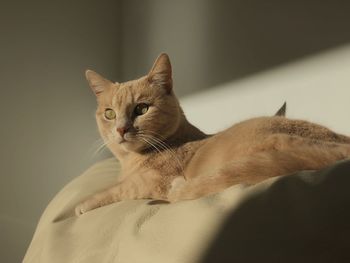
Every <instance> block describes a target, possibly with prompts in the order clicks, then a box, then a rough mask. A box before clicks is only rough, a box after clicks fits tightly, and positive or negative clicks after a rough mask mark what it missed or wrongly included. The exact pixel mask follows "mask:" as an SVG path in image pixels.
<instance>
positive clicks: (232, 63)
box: [204, 0, 350, 87]
mask: <svg viewBox="0 0 350 263" xmlns="http://www.w3.org/2000/svg"><path fill="white" fill-rule="evenodd" d="M210 10H211V13H212V14H215V15H212V16H210V17H209V18H208V39H207V43H208V53H207V54H206V55H207V57H208V58H207V59H208V63H207V65H208V67H207V72H206V73H205V74H204V76H209V77H208V78H207V81H206V83H207V85H208V87H210V86H213V85H216V84H219V83H225V82H228V81H231V80H233V79H238V78H242V77H245V76H247V75H250V74H252V73H256V72H259V71H262V70H266V69H268V68H272V67H275V66H278V65H280V64H282V63H286V62H289V61H293V60H297V59H299V58H301V57H304V56H307V55H310V54H314V53H318V52H321V51H323V50H326V49H330V48H333V47H337V46H339V45H343V44H345V43H348V42H349V40H350V30H349V25H350V16H349V11H350V2H349V1H329V0H328V1H327V0H326V1H315V0H311V1H292V0H289V1H278V0H268V1H259V0H251V1H228V0H224V1H212V2H211V3H210Z"/></svg>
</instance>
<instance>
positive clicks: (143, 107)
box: [134, 103, 148, 116]
mask: <svg viewBox="0 0 350 263" xmlns="http://www.w3.org/2000/svg"><path fill="white" fill-rule="evenodd" d="M147 111H148V105H147V104H146V103H140V104H137V105H136V107H135V110H134V113H135V115H136V116H138V115H143V114H145V113H146V112H147Z"/></svg>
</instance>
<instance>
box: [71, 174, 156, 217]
mask: <svg viewBox="0 0 350 263" xmlns="http://www.w3.org/2000/svg"><path fill="white" fill-rule="evenodd" d="M150 195H151V194H150V192H149V191H148V190H147V188H145V187H139V185H137V184H135V183H134V182H132V181H131V180H124V181H122V182H120V183H118V184H116V185H114V186H112V187H110V188H108V189H106V190H103V191H101V192H99V193H97V194H94V195H92V196H91V197H89V198H88V199H86V200H85V201H84V202H82V203H80V204H79V205H77V206H76V208H75V214H76V215H81V214H84V213H86V212H88V211H90V210H92V209H95V208H98V207H101V206H105V205H108V204H112V203H115V202H119V201H122V200H133V199H142V198H150V197H151V196H150Z"/></svg>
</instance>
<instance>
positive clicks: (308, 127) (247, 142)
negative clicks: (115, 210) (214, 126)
mask: <svg viewBox="0 0 350 263" xmlns="http://www.w3.org/2000/svg"><path fill="white" fill-rule="evenodd" d="M275 134H282V135H283V134H284V135H288V136H299V137H303V138H306V139H311V140H319V141H328V142H342V143H350V139H349V137H347V136H344V135H340V134H337V133H335V132H333V131H331V130H329V129H327V128H326V127H323V126H321V125H318V124H315V123H311V122H308V121H304V120H294V119H288V118H285V117H281V116H272V117H258V118H252V119H248V120H245V121H242V122H239V123H237V124H234V125H233V126H231V127H230V128H228V129H226V130H224V131H222V132H219V133H217V134H215V135H213V136H211V137H210V138H208V139H206V142H205V143H204V144H203V145H202V146H201V147H200V148H199V149H198V151H197V152H196V154H195V155H194V157H193V159H192V161H191V164H190V165H189V167H188V169H189V170H188V171H189V173H190V174H196V173H198V172H193V171H198V167H203V166H202V164H203V163H205V164H206V165H205V166H206V168H205V169H204V170H207V167H217V165H218V164H221V163H223V162H226V161H227V162H229V161H231V160H234V159H236V158H239V157H242V156H244V155H250V154H252V153H254V151H258V150H262V149H264V148H266V147H267V146H268V145H267V144H268V142H269V138H270V137H271V136H273V135H275ZM265 144H266V145H267V146H266V147H265V146H264V145H265ZM200 172H203V171H199V173H200Z"/></svg>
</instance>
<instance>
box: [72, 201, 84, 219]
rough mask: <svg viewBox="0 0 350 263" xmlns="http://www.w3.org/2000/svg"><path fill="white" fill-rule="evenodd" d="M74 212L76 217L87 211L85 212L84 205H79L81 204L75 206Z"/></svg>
mask: <svg viewBox="0 0 350 263" xmlns="http://www.w3.org/2000/svg"><path fill="white" fill-rule="evenodd" d="M74 212H75V215H76V216H80V215H82V214H84V213H86V212H87V211H85V208H84V203H81V204H79V205H77V206H76V207H75V210H74Z"/></svg>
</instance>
